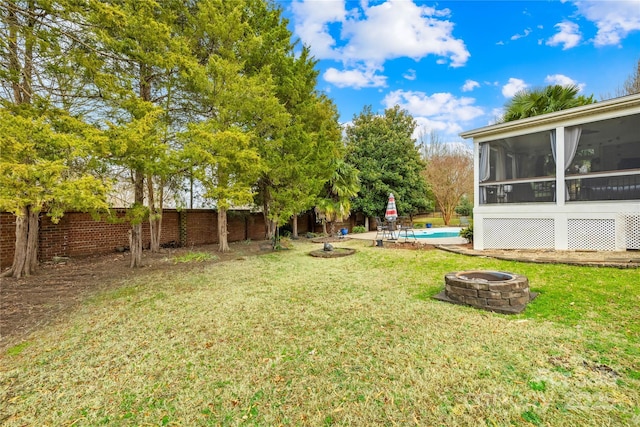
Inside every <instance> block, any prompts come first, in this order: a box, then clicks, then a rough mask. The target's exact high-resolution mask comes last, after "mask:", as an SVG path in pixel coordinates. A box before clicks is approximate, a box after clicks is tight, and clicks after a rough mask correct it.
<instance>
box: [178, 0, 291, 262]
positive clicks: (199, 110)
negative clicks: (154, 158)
mask: <svg viewBox="0 0 640 427" xmlns="http://www.w3.org/2000/svg"><path fill="white" fill-rule="evenodd" d="M251 7H253V3H252V2H247V1H234V2H227V1H221V0H203V1H201V2H199V3H197V5H196V8H195V9H194V13H193V18H192V19H191V21H190V22H191V29H192V37H191V39H192V42H193V43H192V45H191V49H192V50H193V51H194V52H195V54H196V58H197V64H194V66H192V68H191V69H190V76H189V79H188V88H189V90H190V91H191V94H192V100H191V102H190V106H189V109H190V111H191V112H192V114H193V120H194V122H195V123H193V124H192V125H191V126H190V127H189V128H190V130H189V132H187V133H186V134H185V140H186V141H187V142H186V144H185V153H184V154H185V157H186V158H188V159H189V161H190V163H191V164H192V165H193V167H194V168H195V169H194V172H195V177H196V178H197V179H198V180H199V181H200V182H201V183H202V184H203V186H204V187H205V197H206V198H208V199H211V200H212V201H213V202H214V203H215V204H216V206H217V209H218V238H219V242H220V243H219V250H220V251H223V252H226V251H228V250H229V245H228V241H227V214H226V213H227V210H228V209H229V208H231V207H232V206H237V205H241V204H249V203H250V202H251V201H252V198H253V194H254V187H255V183H256V181H257V179H258V177H259V174H260V173H261V172H262V171H263V170H264V168H263V165H264V161H263V159H262V158H261V157H260V150H259V148H258V147H259V145H260V142H261V138H260V137H263V138H265V139H267V140H268V141H270V140H271V139H272V136H273V135H274V131H273V130H276V132H280V131H281V129H283V128H284V126H285V124H286V123H287V121H288V120H289V115H288V114H287V113H286V111H285V108H284V106H282V105H281V104H280V101H279V99H278V98H277V97H276V89H275V84H274V82H273V76H272V73H271V70H270V67H269V66H268V64H266V65H265V66H262V67H259V68H253V69H247V67H246V61H247V59H246V58H247V57H248V56H249V55H250V54H251V52H252V51H253V49H254V48H255V46H259V45H260V44H261V43H262V39H261V34H260V33H259V32H258V31H256V29H255V28H253V27H252V26H251V25H250V22H249V19H248V15H251V13H250V12H251V11H250V8H251Z"/></svg>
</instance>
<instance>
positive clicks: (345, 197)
mask: <svg viewBox="0 0 640 427" xmlns="http://www.w3.org/2000/svg"><path fill="white" fill-rule="evenodd" d="M333 166H334V170H333V174H332V175H331V178H329V181H327V183H326V184H325V186H324V189H323V190H322V194H321V195H320V198H319V199H318V203H317V205H316V213H317V215H318V218H320V219H322V220H323V221H322V231H323V232H324V234H327V221H329V222H331V235H333V234H334V223H335V221H342V220H343V219H344V218H346V217H348V216H349V213H350V212H351V199H352V198H353V197H356V196H357V195H358V191H360V178H359V177H358V174H359V171H358V170H357V169H356V168H355V167H353V166H352V165H350V164H349V163H346V162H345V161H344V160H341V159H340V160H336V161H334V165H333Z"/></svg>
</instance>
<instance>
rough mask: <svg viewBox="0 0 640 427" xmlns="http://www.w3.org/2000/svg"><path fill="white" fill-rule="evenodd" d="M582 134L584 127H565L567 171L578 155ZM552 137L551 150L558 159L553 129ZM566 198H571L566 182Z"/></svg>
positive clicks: (555, 159) (565, 166)
mask: <svg viewBox="0 0 640 427" xmlns="http://www.w3.org/2000/svg"><path fill="white" fill-rule="evenodd" d="M581 135H582V128H581V127H580V126H574V127H570V128H565V129H564V165H563V166H564V170H565V171H566V170H567V168H568V167H569V166H571V162H572V161H573V158H574V157H575V156H576V151H578V144H579V142H580V136H581ZM550 137H551V152H552V153H553V160H554V161H556V162H557V161H558V159H557V158H556V131H555V130H552V131H551V132H550ZM564 196H565V198H564V199H565V200H569V188H568V187H567V185H566V183H565V189H564Z"/></svg>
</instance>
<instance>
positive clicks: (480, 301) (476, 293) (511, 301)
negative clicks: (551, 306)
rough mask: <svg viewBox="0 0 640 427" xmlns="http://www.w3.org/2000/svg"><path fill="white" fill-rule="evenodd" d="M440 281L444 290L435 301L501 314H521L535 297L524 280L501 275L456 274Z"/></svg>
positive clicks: (504, 273)
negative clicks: (443, 284)
mask: <svg viewBox="0 0 640 427" xmlns="http://www.w3.org/2000/svg"><path fill="white" fill-rule="evenodd" d="M444 280H445V289H444V291H442V292H440V293H439V294H438V295H436V296H434V298H435V299H437V300H440V301H446V302H450V303H453V304H464V305H470V306H472V307H476V308H481V309H484V310H489V311H495V312H498V313H504V314H516V313H520V312H522V311H523V310H524V309H525V308H526V306H527V303H528V302H529V301H531V300H532V299H534V298H535V297H536V296H537V295H538V294H537V293H535V292H530V291H529V280H528V279H527V277H526V276H522V275H520V274H514V273H506V272H504V271H485V270H471V271H458V272H453V273H448V274H446V275H445V276H444Z"/></svg>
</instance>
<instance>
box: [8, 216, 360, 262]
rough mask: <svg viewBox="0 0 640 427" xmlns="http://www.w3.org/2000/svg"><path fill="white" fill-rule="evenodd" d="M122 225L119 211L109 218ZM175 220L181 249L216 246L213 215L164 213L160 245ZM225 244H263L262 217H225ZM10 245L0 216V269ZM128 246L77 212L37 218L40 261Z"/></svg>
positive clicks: (310, 223) (121, 228)
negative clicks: (56, 219)
mask: <svg viewBox="0 0 640 427" xmlns="http://www.w3.org/2000/svg"><path fill="white" fill-rule="evenodd" d="M115 214H116V217H117V218H120V219H122V218H123V216H124V214H125V211H124V210H119V211H116V212H115ZM180 215H186V240H185V241H184V242H183V243H184V244H185V246H192V245H193V246H196V245H204V244H213V243H218V213H217V211H215V210H186V211H183V212H178V211H176V210H165V211H164V214H163V217H162V235H161V237H162V241H161V244H166V243H171V242H176V243H180ZM228 221H229V223H228V229H229V241H230V242H236V241H241V240H246V239H251V240H264V239H265V224H264V218H263V215H262V213H250V212H246V211H231V212H229V215H228ZM352 226H353V224H352V221H351V220H347V221H345V222H343V223H338V224H336V227H335V229H336V231H338V230H339V229H340V228H343V227H346V228H348V229H349V231H351V228H352ZM308 231H314V232H322V224H317V223H315V217H314V216H313V215H312V214H311V213H307V214H303V215H301V216H300V217H299V218H298V233H299V234H300V235H304V234H305V233H307V232H308ZM142 239H143V245H144V247H145V248H148V247H149V245H150V237H149V223H148V222H143V223H142ZM14 245H15V217H14V216H13V214H10V213H0V268H5V267H8V266H10V265H11V263H12V262H13V253H14ZM128 245H129V225H128V224H127V223H125V222H113V221H105V220H98V221H96V220H94V219H93V218H92V217H91V215H89V214H87V213H81V212H67V213H66V214H65V215H64V216H63V217H62V219H61V220H60V221H59V222H58V223H57V224H54V223H52V222H51V219H50V218H49V217H48V216H46V215H43V216H41V217H40V236H39V255H38V258H39V259H40V260H41V261H47V260H50V259H51V257H53V256H70V257H83V256H89V255H100V254H106V253H110V252H114V251H115V250H116V248H117V247H119V246H128Z"/></svg>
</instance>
